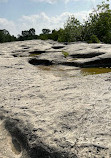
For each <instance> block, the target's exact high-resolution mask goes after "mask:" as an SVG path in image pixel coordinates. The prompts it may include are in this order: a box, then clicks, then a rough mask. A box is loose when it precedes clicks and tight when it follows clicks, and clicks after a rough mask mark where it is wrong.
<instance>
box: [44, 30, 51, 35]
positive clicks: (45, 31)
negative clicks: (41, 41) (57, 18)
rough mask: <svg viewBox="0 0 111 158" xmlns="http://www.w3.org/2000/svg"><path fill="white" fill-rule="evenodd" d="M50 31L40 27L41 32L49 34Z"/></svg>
mask: <svg viewBox="0 0 111 158" xmlns="http://www.w3.org/2000/svg"><path fill="white" fill-rule="evenodd" d="M50 32H51V30H50V29H42V33H43V34H49V33H50Z"/></svg>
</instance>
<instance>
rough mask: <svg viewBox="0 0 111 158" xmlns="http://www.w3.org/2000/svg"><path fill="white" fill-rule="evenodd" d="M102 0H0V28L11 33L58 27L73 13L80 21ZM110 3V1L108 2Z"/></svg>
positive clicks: (38, 31) (16, 33) (39, 30)
mask: <svg viewBox="0 0 111 158" xmlns="http://www.w3.org/2000/svg"><path fill="white" fill-rule="evenodd" d="M101 2H102V0H0V29H7V30H8V31H9V32H10V33H11V34H14V35H18V34H21V31H22V30H27V29H30V28H35V30H36V33H37V34H39V33H41V30H42V29H43V28H49V29H51V30H52V29H54V28H55V29H59V28H60V27H63V26H64V23H65V22H66V20H67V18H68V16H70V15H74V16H75V17H76V18H78V19H79V20H80V21H82V20H83V19H85V18H86V16H88V14H89V12H91V11H92V8H93V7H96V5H97V4H99V3H101ZM110 3H111V2H110Z"/></svg>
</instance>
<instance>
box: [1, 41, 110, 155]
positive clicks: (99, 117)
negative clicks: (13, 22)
mask: <svg viewBox="0 0 111 158" xmlns="http://www.w3.org/2000/svg"><path fill="white" fill-rule="evenodd" d="M110 50H111V45H106V44H86V43H71V44H68V45H65V44H60V43H59V44H58V43H57V42H53V41H41V40H32V41H24V42H13V43H4V44H0V74H1V76H0V119H1V121H0V158H9V157H10V153H11V155H12V158H13V157H14V156H13V155H15V157H17V158H29V157H30V158H103V157H104V158H110V157H111V72H109V73H102V74H96V75H83V74H82V69H83V67H111V53H110ZM63 51H66V52H68V53H69V54H68V56H67V57H66V58H65V57H64V53H63ZM7 140H8V141H7ZM9 140H10V141H9ZM5 142H7V144H5ZM10 142H12V144H13V146H14V148H15V150H12V147H11V146H10V145H11V143H10ZM4 144H5V145H4ZM3 148H4V150H5V152H4V151H3ZM15 151H16V152H15ZM17 153H18V154H17Z"/></svg>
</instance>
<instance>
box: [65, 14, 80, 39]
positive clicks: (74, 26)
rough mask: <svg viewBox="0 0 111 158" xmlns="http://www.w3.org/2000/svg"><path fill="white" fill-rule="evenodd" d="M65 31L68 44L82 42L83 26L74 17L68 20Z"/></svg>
mask: <svg viewBox="0 0 111 158" xmlns="http://www.w3.org/2000/svg"><path fill="white" fill-rule="evenodd" d="M64 31H65V36H66V38H67V39H66V41H67V42H74V41H80V40H82V24H81V23H80V22H79V20H77V19H76V18H75V17H74V16H71V17H69V18H68V20H67V22H66V24H65V26H64Z"/></svg>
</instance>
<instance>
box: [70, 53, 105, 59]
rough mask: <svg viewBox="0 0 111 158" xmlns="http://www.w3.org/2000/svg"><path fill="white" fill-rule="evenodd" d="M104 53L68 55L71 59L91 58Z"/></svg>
mask: <svg viewBox="0 0 111 158" xmlns="http://www.w3.org/2000/svg"><path fill="white" fill-rule="evenodd" d="M102 54H104V53H90V54H72V55H70V56H71V57H72V58H93V57H96V56H99V55H102Z"/></svg>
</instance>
